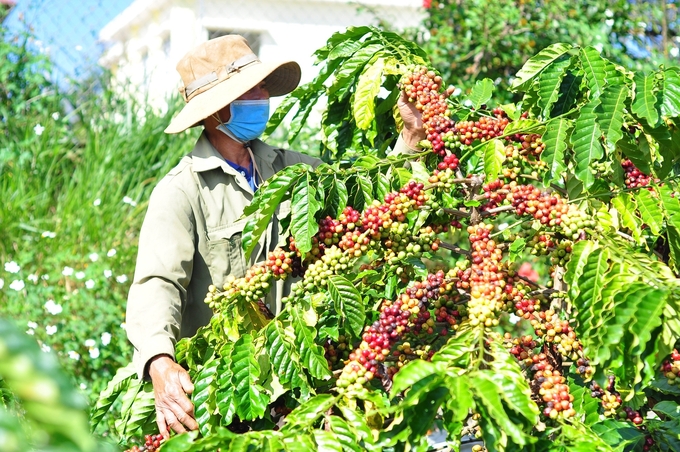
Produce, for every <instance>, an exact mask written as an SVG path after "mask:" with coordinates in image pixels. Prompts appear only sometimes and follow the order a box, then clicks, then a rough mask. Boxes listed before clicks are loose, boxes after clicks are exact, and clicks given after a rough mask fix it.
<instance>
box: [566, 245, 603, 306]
mask: <svg viewBox="0 0 680 452" xmlns="http://www.w3.org/2000/svg"><path fill="white" fill-rule="evenodd" d="M596 249H597V247H596V245H595V243H594V242H591V241H590V240H580V241H578V242H576V243H575V244H574V246H573V247H572V250H571V258H569V262H567V266H566V271H565V273H564V281H565V282H566V283H567V284H568V285H569V296H570V297H571V298H572V299H575V298H576V297H577V296H578V294H579V293H580V289H579V287H578V280H579V278H580V277H581V275H582V274H583V268H584V267H585V265H586V262H588V256H589V255H590V253H592V252H594V251H595V250H596Z"/></svg>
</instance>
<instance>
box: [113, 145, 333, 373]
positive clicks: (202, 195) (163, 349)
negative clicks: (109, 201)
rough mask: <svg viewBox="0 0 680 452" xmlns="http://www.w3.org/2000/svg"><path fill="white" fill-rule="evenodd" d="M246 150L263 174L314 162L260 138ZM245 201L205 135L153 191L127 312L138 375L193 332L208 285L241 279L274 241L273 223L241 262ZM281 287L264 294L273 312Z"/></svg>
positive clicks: (236, 178)
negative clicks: (251, 152) (264, 141)
mask: <svg viewBox="0 0 680 452" xmlns="http://www.w3.org/2000/svg"><path fill="white" fill-rule="evenodd" d="M252 151H253V155H254V156H255V163H256V164H257V168H258V170H259V172H260V175H261V176H262V178H263V179H269V178H270V177H271V176H273V175H274V174H275V173H276V172H278V171H281V170H282V169H283V168H285V167H287V166H290V165H294V164H296V163H300V162H302V163H307V164H309V165H311V166H313V167H316V166H318V165H319V164H320V163H321V161H320V160H318V159H315V158H312V157H309V156H306V155H303V154H300V153H297V152H292V151H286V150H282V149H276V148H273V147H271V146H269V145H267V144H265V143H263V142H262V141H259V140H257V141H255V142H253V144H252ZM252 199H253V192H252V190H251V189H250V186H249V185H248V182H247V181H246V179H245V177H244V176H242V175H241V174H240V173H238V172H237V171H236V170H235V169H234V168H232V167H231V166H229V165H228V164H227V163H226V162H225V160H224V159H223V158H222V157H221V155H220V154H219V153H218V152H217V151H216V150H215V148H214V147H213V146H212V145H211V144H210V142H209V141H208V139H207V138H206V136H205V134H203V135H201V137H200V138H199V140H198V142H197V143H196V146H195V147H194V150H193V151H192V152H191V153H190V154H189V155H187V156H185V157H183V158H182V160H181V161H180V163H179V164H178V165H177V166H176V167H175V168H174V169H172V170H171V171H170V172H169V173H168V174H167V175H166V176H165V177H164V178H163V179H162V180H161V181H160V182H159V183H158V185H157V186H156V188H155V189H154V190H153V193H152V194H151V198H150V199H149V207H148V210H147V212H146V216H145V218H144V222H143V224H142V229H141V232H140V236H139V252H138V256H137V265H136V268H135V276H134V281H133V283H132V286H131V288H130V292H129V295H128V303H127V314H126V316H127V318H126V330H127V334H128V338H129V339H130V342H132V345H133V346H134V358H133V361H134V363H135V368H136V369H137V372H138V374H139V376H140V378H142V377H144V375H145V371H146V364H147V363H148V361H149V359H151V358H153V357H154V356H156V355H159V354H168V355H170V356H174V355H175V351H174V350H175V343H176V342H177V341H178V340H179V339H180V338H182V337H190V336H193V335H194V334H195V332H196V330H197V329H198V328H199V327H201V326H203V325H207V324H208V323H209V321H210V317H211V316H212V310H211V309H210V308H209V307H208V305H207V304H206V303H205V302H204V301H203V300H204V299H205V295H206V293H207V292H208V287H209V286H210V285H211V284H215V285H217V286H218V287H219V286H221V285H222V284H223V283H224V282H225V280H226V278H227V276H228V275H234V276H235V277H237V278H238V277H241V276H243V275H244V274H245V271H246V270H247V269H248V268H249V267H250V266H251V265H252V264H253V263H255V262H258V261H261V260H263V259H264V258H265V257H266V253H267V250H273V249H274V248H275V247H276V246H277V244H278V242H279V240H280V238H281V237H280V234H281V233H282V231H280V226H279V224H278V220H275V221H272V223H271V224H270V225H269V228H268V229H267V232H266V233H265V235H264V237H263V239H262V240H261V241H260V244H259V245H258V247H257V248H256V249H255V251H254V252H253V253H252V257H251V261H250V262H246V261H245V259H244V255H243V250H242V248H241V232H242V230H243V226H244V224H245V220H243V219H241V220H239V218H240V217H241V214H242V213H243V209H244V208H245V207H246V206H247V205H248V204H250V202H251V200H252ZM288 212H290V203H289V202H287V203H282V204H281V205H280V206H279V209H278V212H277V216H278V218H282V217H283V216H285V215H286V214H287V213H288ZM283 291H284V289H283V287H282V285H281V284H279V287H277V288H276V289H275V290H274V291H273V294H272V295H271V297H270V298H268V299H267V303H268V305H269V306H270V308H272V310H273V311H274V312H278V310H279V309H280V299H281V297H282V295H283V294H282V292H283Z"/></svg>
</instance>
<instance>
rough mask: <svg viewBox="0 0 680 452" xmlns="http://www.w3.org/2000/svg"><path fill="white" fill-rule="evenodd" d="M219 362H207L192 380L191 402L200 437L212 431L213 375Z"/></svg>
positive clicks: (214, 386) (213, 405) (214, 387)
mask: <svg viewBox="0 0 680 452" xmlns="http://www.w3.org/2000/svg"><path fill="white" fill-rule="evenodd" d="M219 364H220V361H219V360H217V359H213V360H211V361H209V362H207V363H206V364H205V365H204V366H203V367H202V368H201V369H200V370H199V372H198V375H196V377H195V378H194V394H193V395H192V401H193V403H194V407H195V414H196V422H198V426H199V429H200V430H201V435H203V436H207V435H208V434H209V433H210V431H211V430H212V425H211V424H210V422H209V421H210V416H212V413H213V410H214V408H215V406H216V405H215V390H216V388H217V385H216V382H215V380H216V378H215V375H216V373H217V367H218V365H219Z"/></svg>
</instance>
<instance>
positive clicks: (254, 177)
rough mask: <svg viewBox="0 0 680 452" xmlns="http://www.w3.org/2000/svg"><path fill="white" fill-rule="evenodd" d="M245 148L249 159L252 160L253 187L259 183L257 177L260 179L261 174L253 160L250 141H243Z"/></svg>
mask: <svg viewBox="0 0 680 452" xmlns="http://www.w3.org/2000/svg"><path fill="white" fill-rule="evenodd" d="M243 146H244V147H245V148H246V149H248V153H249V154H250V161H251V162H253V182H254V184H255V188H258V187H259V184H258V183H257V179H258V177H259V178H260V179H262V176H260V170H259V169H258V168H257V163H256V162H255V156H254V155H253V150H252V149H250V141H249V142H247V143H245V144H244V145H243Z"/></svg>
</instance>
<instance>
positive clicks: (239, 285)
mask: <svg viewBox="0 0 680 452" xmlns="http://www.w3.org/2000/svg"><path fill="white" fill-rule="evenodd" d="M272 278H273V274H272V273H271V272H270V271H269V270H268V268H267V265H266V263H265V262H260V263H258V264H255V265H253V266H252V267H250V268H249V269H248V270H247V271H246V274H245V276H243V277H242V278H236V277H235V276H234V275H229V276H228V277H227V281H226V282H225V283H224V285H223V286H222V289H223V290H222V291H220V290H219V289H218V287H217V286H215V285H211V286H210V287H209V288H208V293H207V295H206V297H205V302H206V303H207V304H208V306H210V307H211V308H212V309H213V310H214V311H218V310H220V309H221V308H222V306H223V305H224V304H225V303H227V304H230V303H232V302H235V301H237V300H242V301H245V302H247V303H257V302H259V301H260V300H261V299H262V298H264V297H265V296H266V295H267V294H268V293H269V289H270V286H271V280H272Z"/></svg>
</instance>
